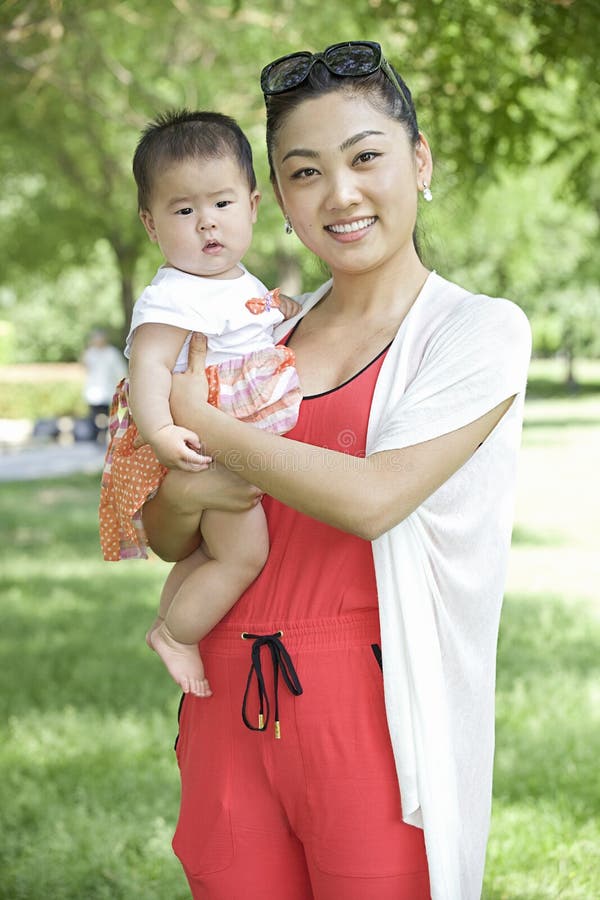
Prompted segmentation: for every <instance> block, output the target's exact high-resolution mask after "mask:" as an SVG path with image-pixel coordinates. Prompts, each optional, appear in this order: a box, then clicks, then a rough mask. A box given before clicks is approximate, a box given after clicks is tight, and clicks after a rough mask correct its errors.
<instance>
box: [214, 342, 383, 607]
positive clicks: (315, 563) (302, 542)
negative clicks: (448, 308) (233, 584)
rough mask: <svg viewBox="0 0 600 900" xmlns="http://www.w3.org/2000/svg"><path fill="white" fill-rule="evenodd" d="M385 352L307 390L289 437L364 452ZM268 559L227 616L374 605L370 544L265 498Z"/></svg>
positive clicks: (374, 586)
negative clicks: (333, 382)
mask: <svg viewBox="0 0 600 900" xmlns="http://www.w3.org/2000/svg"><path fill="white" fill-rule="evenodd" d="M384 358H385V354H381V355H380V356H379V357H378V358H377V359H376V360H375V361H374V362H372V363H371V365H370V366H367V368H366V369H364V370H363V371H362V372H361V373H360V374H359V375H357V376H355V377H354V378H353V379H351V380H350V381H348V382H346V384H344V385H343V386H341V387H339V388H337V389H336V390H334V391H329V392H327V393H326V394H320V395H317V396H316V397H305V398H304V400H303V401H302V403H301V405H300V414H299V416H298V421H297V423H296V425H295V427H294V428H293V429H292V430H291V431H288V433H287V434H286V437H287V438H291V439H292V440H295V441H304V442H305V443H307V444H313V445H314V446H317V447H326V448H328V449H329V450H337V451H340V452H342V453H349V454H352V455H353V456H364V455H365V447H366V441H367V425H368V421H369V411H370V408H371V398H372V396H373V390H374V387H375V382H376V381H377V375H378V374H379V370H380V368H381V366H382V364H383V360H384ZM263 508H264V510H265V515H266V517H267V523H268V527H269V541H270V548H269V558H268V560H267V563H266V565H265V567H264V569H263V570H262V572H261V573H260V575H259V577H258V578H257V579H256V581H254V583H253V584H252V585H251V586H250V587H249V588H248V590H247V591H246V592H245V593H244V594H243V595H242V597H241V598H240V599H239V600H238V602H237V603H236V604H235V606H234V607H233V608H232V609H231V611H230V612H229V613H228V614H227V616H226V617H225V619H224V620H223V621H226V622H240V623H242V624H243V623H245V622H248V621H255V620H256V619H257V614H258V618H259V620H260V621H261V622H270V621H276V620H277V619H284V620H285V621H288V620H289V619H318V618H320V617H321V616H323V617H325V618H328V617H330V616H337V615H344V614H345V613H348V612H353V611H354V610H355V609H364V608H369V609H376V608H377V587H376V583H375V569H374V566H373V554H372V552H371V544H370V543H369V542H368V541H364V540H362V539H361V538H358V537H354V536H353V535H351V534H347V533H345V532H343V531H339V530H338V529H337V528H332V527H331V526H330V525H325V524H323V523H322V522H317V521H316V519H312V518H310V516H305V515H303V514H302V513H299V512H296V510H295V509H291V508H290V507H289V506H284V505H283V504H282V503H279V501H277V500H274V499H273V498H272V497H265V498H264V500H263Z"/></svg>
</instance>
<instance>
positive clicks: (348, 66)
mask: <svg viewBox="0 0 600 900" xmlns="http://www.w3.org/2000/svg"><path fill="white" fill-rule="evenodd" d="M380 58H381V53H380V51H379V49H378V48H377V47H371V46H369V44H359V43H356V44H341V45H339V46H337V47H329V49H328V50H326V51H325V62H326V64H327V67H328V68H329V70H330V71H331V72H333V74H334V75H341V76H344V75H349V76H357V75H370V74H371V72H374V71H375V69H376V68H377V66H378V65H379V60H380Z"/></svg>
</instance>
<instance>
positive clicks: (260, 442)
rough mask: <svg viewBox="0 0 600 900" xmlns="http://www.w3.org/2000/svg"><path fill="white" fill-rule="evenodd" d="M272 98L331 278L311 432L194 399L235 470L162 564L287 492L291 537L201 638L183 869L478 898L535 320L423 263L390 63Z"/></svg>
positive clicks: (184, 410) (192, 874)
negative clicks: (234, 511)
mask: <svg viewBox="0 0 600 900" xmlns="http://www.w3.org/2000/svg"><path fill="white" fill-rule="evenodd" d="M261 83H262V88H263V92H264V94H265V100H266V106H267V144H268V150H269V158H270V163H271V172H272V181H273V187H274V190H275V193H276V196H277V199H278V202H279V204H280V206H281V209H282V211H283V213H284V216H285V218H286V229H287V230H289V228H291V227H293V228H294V230H295V231H296V233H297V235H298V237H299V238H300V240H302V241H303V243H304V244H305V245H306V246H307V247H308V248H309V249H311V250H312V251H313V252H314V253H316V254H317V255H318V256H319V257H320V258H321V259H322V260H323V261H324V262H325V263H326V264H327V265H328V266H329V268H330V270H331V274H332V278H331V280H330V281H328V282H327V283H326V284H324V285H322V286H321V287H320V288H319V289H318V290H317V291H315V292H314V293H313V294H311V295H308V296H306V297H303V298H300V299H301V301H302V302H303V310H302V313H301V314H299V315H298V316H297V317H296V319H292V320H290V322H287V323H285V325H284V327H283V330H282V333H281V339H284V340H286V341H287V343H288V345H289V346H291V347H292V348H293V350H294V352H295V354H296V360H297V367H298V372H299V376H300V381H301V385H302V388H303V393H304V400H303V403H302V406H301V414H300V418H299V420H298V423H297V425H296V427H295V428H294V429H293V430H292V431H291V432H289V433H288V434H287V435H286V436H285V437H279V436H276V435H271V434H266V433H259V432H258V431H257V430H256V429H253V428H250V427H247V426H245V425H244V424H242V423H239V422H237V421H235V420H233V419H231V418H229V417H227V416H226V415H224V414H223V413H221V412H220V411H219V410H216V409H214V408H211V407H209V406H208V405H207V404H205V403H202V402H201V400H199V397H201V396H202V379H203V371H202V364H201V361H200V364H198V363H197V362H194V363H193V364H192V365H191V369H190V371H189V372H188V373H187V374H186V375H182V376H178V378H177V379H176V382H175V384H174V387H173V393H172V397H171V404H172V409H173V414H174V417H175V420H176V421H177V422H180V423H181V424H185V425H186V426H187V427H189V428H191V429H193V430H194V431H196V432H197V433H198V434H199V435H200V436H201V438H202V441H203V442H204V444H205V446H206V450H207V452H208V453H210V454H211V455H213V456H214V457H215V458H216V459H217V460H218V461H219V462H220V463H221V464H222V467H224V468H217V469H216V470H214V471H213V472H210V473H207V474H206V475H198V476H194V478H193V481H191V483H190V487H189V505H188V506H187V508H185V509H182V510H181V516H180V517H179V519H178V521H179V522H180V526H179V528H178V529H177V531H176V532H175V531H173V530H172V529H170V530H169V534H163V533H161V528H160V520H161V517H162V516H163V515H164V514H165V513H168V514H169V515H170V517H171V518H172V513H173V509H172V508H171V507H170V506H169V478H172V477H176V476H177V474H178V473H172V475H170V476H169V478H167V480H166V482H165V484H164V488H163V489H162V490H161V492H160V493H159V495H158V496H157V498H156V499H155V500H153V501H152V502H151V503H149V504H147V506H146V508H145V511H144V522H145V525H146V528H147V531H148V534H149V537H150V540H151V543H152V544H153V546H154V547H155V549H156V550H157V552H158V553H159V554H161V555H162V556H164V557H165V558H170V559H174V558H179V557H181V556H183V555H185V553H189V552H190V550H192V549H193V546H192V544H190V541H191V540H192V538H191V535H193V533H194V530H193V529H194V528H195V526H196V524H197V522H196V519H197V515H198V508H199V507H200V506H205V507H210V506H213V505H214V506H219V505H222V506H223V507H224V508H225V507H226V508H234V507H235V506H236V505H237V506H238V507H240V506H244V505H251V504H252V503H255V502H258V500H259V498H260V497H261V496H262V494H264V495H265V498H264V509H265V513H266V516H267V520H268V523H269V532H270V542H271V550H270V555H269V559H268V561H267V564H266V566H265V568H264V569H263V571H262V573H261V574H260V576H259V577H258V579H257V580H256V581H255V582H254V584H253V585H251V587H250V588H249V589H248V590H247V591H246V592H245V594H244V595H243V596H242V597H241V598H240V600H239V601H238V603H237V604H236V606H235V607H234V608H233V609H232V610H231V612H230V613H229V614H228V615H227V616H226V617H225V619H224V620H223V621H222V622H221V623H220V624H219V625H218V626H217V627H216V628H215V629H214V631H213V632H212V633H211V634H210V635H209V637H208V638H207V639H205V641H203V642H202V647H201V649H202V653H203V656H205V657H206V666H207V671H208V672H209V677H210V679H211V685H212V686H213V691H214V696H213V697H212V698H211V699H209V700H202V699H199V698H194V697H189V696H188V697H186V699H185V702H184V703H183V708H182V712H181V722H180V738H179V742H178V745H177V752H178V760H179V765H180V769H181V777H182V805H181V814H180V819H179V823H178V826H177V832H176V835H175V838H174V848H175V852H176V853H177V855H178V856H179V858H180V859H181V861H182V863H183V865H184V868H185V871H186V874H187V877H188V880H189V883H190V886H191V888H192V893H193V896H194V897H195V898H200V897H202V898H210V900H232V898H237V897H242V896H243V897H244V898H249V900H251V898H259V897H260V898H265V897H270V896H281V897H283V898H285V900H310V898H315V900H341V898H343V900H375V898H377V900H388V898H389V900H391V898H394V900H399V898H406V900H423V898H427V897H429V896H430V895H431V896H432V897H433V898H434V900H442V898H443V900H475V898H477V897H479V896H480V893H481V883H482V877H483V864H484V857H485V846H486V840H487V830H488V824H489V812H490V799H491V769H492V755H493V718H494V712H493V692H494V668H495V647H496V638H497V631H498V619H499V612H500V604H501V596H502V590H503V580H504V575H505V570H506V561H507V553H508V548H509V542H510V529H511V519H512V510H513V500H514V484H515V462H516V455H517V449H518V445H519V440H520V429H521V421H522V411H523V394H524V389H525V381H526V370H527V365H528V359H529V352H530V333H529V327H528V324H527V321H526V319H525V317H524V315H523V314H522V312H521V311H520V310H519V309H518V308H517V307H516V306H514V305H513V304H512V303H510V302H509V301H507V300H499V299H492V298H489V297H486V296H483V295H472V294H469V293H468V292H467V291H465V290H463V289H462V288H459V287H458V286H457V285H454V284H451V283H450V282H448V281H446V280H444V279H443V278H441V277H440V276H439V275H437V274H436V273H435V272H429V271H428V270H427V269H426V268H425V266H424V265H423V264H422V262H421V260H420V258H419V256H418V253H417V250H416V248H415V244H414V241H413V231H414V226H415V220H416V213H417V202H418V196H419V193H423V194H426V196H429V197H430V196H431V194H430V190H429V185H430V184H431V174H432V159H431V153H430V149H429V146H428V144H427V141H426V139H425V138H424V137H423V135H422V134H421V133H420V132H419V130H418V126H417V121H416V115H415V111H414V107H413V104H412V99H411V96H410V92H409V91H408V88H407V87H406V85H405V84H404V82H403V81H402V80H401V79H400V78H399V76H398V75H397V73H395V72H394V70H393V69H392V68H391V67H390V66H389V64H388V63H387V62H386V61H385V59H384V58H383V57H382V55H381V50H380V48H379V45H377V44H370V43H368V42H350V43H346V44H340V45H334V46H333V47H330V48H328V49H327V50H325V51H324V53H322V54H315V55H313V54H310V53H299V54H292V55H291V56H289V57H283V58H282V59H280V60H276V61H275V62H274V63H272V64H270V65H269V66H267V67H266V69H265V70H264V71H263V75H262V82H261ZM290 326H293V327H292V328H291V330H290ZM286 332H287V334H286ZM225 470H228V471H229V473H230V477H228V475H227V471H225ZM241 482H246V483H247V484H248V485H255V486H256V487H254V488H251V487H248V488H246V489H244V488H243V487H241V486H240V485H241ZM192 558H193V556H192ZM261 651H262V654H261ZM381 664H382V669H383V677H382V672H381V669H380V665H381ZM248 670H250V673H249V674H248ZM279 676H281V677H279ZM384 687H385V691H384ZM244 691H245V693H244ZM273 719H274V720H275V731H273V730H272V725H273ZM398 785H399V788H400V790H398Z"/></svg>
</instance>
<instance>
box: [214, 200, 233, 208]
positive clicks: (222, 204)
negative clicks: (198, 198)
mask: <svg viewBox="0 0 600 900" xmlns="http://www.w3.org/2000/svg"><path fill="white" fill-rule="evenodd" d="M231 203H233V201H232V200H217V202H216V203H215V206H216V207H217V209H225V207H226V206H230V205H231Z"/></svg>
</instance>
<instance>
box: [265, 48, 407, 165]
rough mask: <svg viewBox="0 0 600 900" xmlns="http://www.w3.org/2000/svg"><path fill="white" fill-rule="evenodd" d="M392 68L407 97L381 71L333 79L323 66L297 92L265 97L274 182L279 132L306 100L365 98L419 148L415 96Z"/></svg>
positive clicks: (318, 66)
mask: <svg viewBox="0 0 600 900" xmlns="http://www.w3.org/2000/svg"><path fill="white" fill-rule="evenodd" d="M391 68H392V71H393V72H394V74H395V76H396V78H397V79H398V81H399V83H400V85H401V86H402V90H403V91H404V95H405V96H404V97H403V96H402V94H400V92H399V91H398V89H397V88H396V87H395V85H394V84H392V82H391V81H390V80H389V78H386V76H385V75H384V73H383V72H382V71H381V69H378V70H377V71H376V72H373V73H372V74H371V75H363V76H358V77H356V78H348V77H342V76H339V75H334V74H333V73H331V72H330V71H329V69H328V68H327V67H326V66H325V65H323V63H321V62H316V63H315V65H314V66H313V67H312V69H311V71H310V73H309V75H308V78H307V79H306V81H304V82H303V83H302V84H301V85H299V86H298V87H297V88H293V89H292V90H291V91H285V93H282V94H271V95H269V96H267V97H265V105H266V108H267V153H268V156H269V168H270V171H271V179H272V180H273V179H274V177H275V172H274V169H273V148H274V146H275V141H276V139H277V132H278V131H279V129H280V128H281V127H282V125H283V123H284V121H285V119H286V118H287V116H288V115H289V114H290V113H291V112H292V111H293V110H294V109H295V108H296V107H297V106H300V104H301V103H303V102H304V101H305V100H312V99H315V98H316V97H321V96H323V95H324V94H330V93H332V92H333V91H348V92H351V93H353V94H356V95H359V96H360V95H362V96H363V97H364V98H365V99H366V100H368V101H369V102H370V103H372V104H373V106H375V107H376V108H377V109H379V110H381V112H383V113H384V114H385V115H387V116H389V117H390V118H391V119H396V121H398V122H401V123H402V124H403V125H404V127H405V129H406V131H407V134H408V136H409V138H410V140H411V142H412V143H413V145H416V144H417V142H418V140H419V126H418V125H417V114H416V112H415V107H414V104H413V100H412V95H411V93H410V91H409V89H408V87H407V85H406V84H405V82H404V81H403V80H402V78H401V77H400V76H399V75H398V73H397V72H396V70H395V69H394V68H393V67H391Z"/></svg>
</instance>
